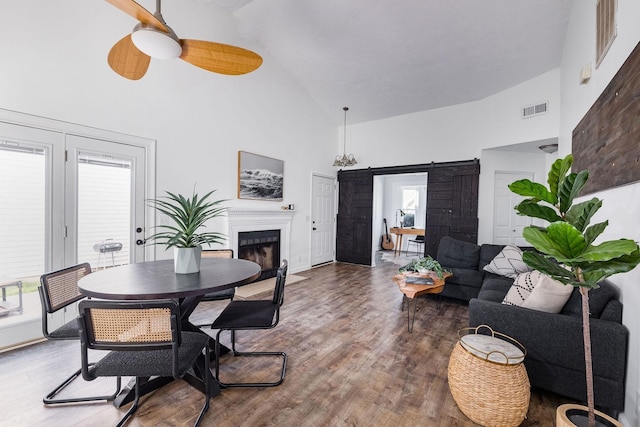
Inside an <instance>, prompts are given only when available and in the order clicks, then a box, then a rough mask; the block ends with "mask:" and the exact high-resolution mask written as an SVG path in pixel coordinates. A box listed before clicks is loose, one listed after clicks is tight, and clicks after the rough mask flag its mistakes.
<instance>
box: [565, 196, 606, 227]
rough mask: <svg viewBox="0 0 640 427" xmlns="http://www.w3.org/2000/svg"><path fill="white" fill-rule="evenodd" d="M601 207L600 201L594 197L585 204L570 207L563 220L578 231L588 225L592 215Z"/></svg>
mask: <svg viewBox="0 0 640 427" xmlns="http://www.w3.org/2000/svg"><path fill="white" fill-rule="evenodd" d="M601 207H602V200H600V199H598V198H597V197H594V198H593V199H591V200H587V201H586V202H582V203H578V204H576V205H573V206H571V208H569V210H568V211H567V213H566V215H565V220H566V221H567V222H569V223H570V224H572V225H573V226H574V227H575V228H577V229H578V230H580V231H584V230H585V228H587V226H588V225H589V222H590V221H591V218H592V217H593V215H594V214H595V213H596V212H598V209H600V208H601Z"/></svg>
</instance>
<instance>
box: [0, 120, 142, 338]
mask: <svg viewBox="0 0 640 427" xmlns="http://www.w3.org/2000/svg"><path fill="white" fill-rule="evenodd" d="M17 114H19V113H11V114H9V116H12V117H9V118H7V117H5V112H4V111H2V110H0V180H1V182H3V183H4V184H3V185H2V186H0V199H1V200H2V204H1V205H0V224H1V225H0V227H1V230H0V231H1V232H2V236H3V239H0V276H2V277H1V278H0V281H3V282H11V283H13V282H16V283H20V285H21V287H20V286H11V287H8V288H7V303H12V304H16V303H17V304H20V305H21V310H15V311H12V312H9V313H2V311H1V310H0V349H2V348H6V347H11V346H13V345H16V344H20V343H24V342H28V341H32V340H35V339H39V338H40V337H41V336H42V332H41V306H40V300H39V296H38V292H37V287H38V285H39V277H40V275H41V274H43V273H44V272H47V271H52V270H57V269H59V268H63V267H66V266H70V265H73V264H76V263H80V262H89V263H90V264H91V266H92V267H93V268H94V269H95V268H107V267H112V266H115V265H120V264H128V263H132V262H137V261H144V260H145V256H146V254H145V248H144V237H143V235H144V230H145V222H147V221H145V206H144V200H145V199H146V198H149V197H150V196H151V194H152V193H149V191H150V190H151V189H152V188H153V186H152V185H149V176H151V175H150V174H149V171H148V170H147V167H146V165H147V164H149V159H150V158H151V156H154V155H155V154H154V150H155V147H154V142H153V141H150V140H143V139H142V138H136V137H129V136H125V135H121V134H113V133H112V132H108V131H99V130H96V129H92V128H85V127H82V126H79V125H73V124H69V123H61V122H57V121H54V120H49V119H44V118H40V117H32V116H28V115H19V117H18V118H19V119H20V120H16V121H15V122H9V119H12V118H15V117H13V116H15V115H17ZM3 120H6V121H3ZM17 122H19V123H21V124H17ZM25 122H27V123H29V122H31V123H29V125H25V124H22V123H25ZM68 130H73V131H74V132H73V133H67V131H68ZM82 133H86V134H85V135H82ZM105 136H108V137H113V136H115V137H116V138H104V137H105ZM106 241H109V242H117V243H119V245H120V246H118V248H119V249H118V250H117V251H113V253H105V252H103V251H100V245H102V244H103V243H104V242H106ZM136 242H138V243H139V245H138V244H136ZM111 247H116V246H111ZM76 315H77V313H76V312H75V311H74V310H73V309H70V310H67V311H66V312H65V313H56V315H55V316H51V319H50V323H51V325H52V327H55V326H57V325H62V324H64V323H66V322H67V321H69V320H70V319H72V318H74V317H75V316H76Z"/></svg>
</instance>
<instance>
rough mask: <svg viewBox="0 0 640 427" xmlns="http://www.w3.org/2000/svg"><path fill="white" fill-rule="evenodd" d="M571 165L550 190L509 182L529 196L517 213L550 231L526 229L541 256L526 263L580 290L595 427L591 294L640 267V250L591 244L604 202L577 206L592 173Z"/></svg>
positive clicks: (560, 167) (561, 162)
mask: <svg viewBox="0 0 640 427" xmlns="http://www.w3.org/2000/svg"><path fill="white" fill-rule="evenodd" d="M572 163H573V156H572V155H568V156H566V157H565V158H564V159H558V160H556V161H555V162H554V163H553V165H552V166H551V170H550V171H549V176H548V180H547V183H548V184H549V187H548V188H547V187H545V186H544V185H543V184H539V183H535V182H531V181H530V180H528V179H523V180H519V181H515V182H513V183H511V184H510V185H509V189H510V190H511V191H512V192H514V193H516V194H518V195H520V196H524V197H528V198H527V199H525V200H523V201H522V202H521V203H520V204H518V205H517V206H516V207H515V209H516V210H517V211H518V214H520V215H524V216H529V217H533V218H540V219H543V220H545V221H548V222H549V225H548V226H546V227H539V226H534V225H531V226H528V227H525V229H524V231H523V233H522V234H523V237H524V238H525V239H526V240H527V241H528V242H529V243H530V244H531V245H533V246H534V247H535V248H536V249H537V250H538V251H539V252H540V253H541V254H539V253H536V252H532V251H525V253H524V254H523V260H524V262H525V263H527V265H529V266H530V267H532V268H534V269H536V270H538V271H540V272H542V273H544V274H546V275H548V276H551V277H552V278H553V279H555V280H557V281H559V282H561V283H564V284H565V285H571V286H575V287H578V288H579V289H580V294H581V296H582V324H583V339H584V356H585V372H586V380H587V405H588V410H589V411H588V412H589V425H590V426H595V411H594V406H595V405H594V396H593V370H592V364H591V334H590V330H589V290H590V289H593V288H597V287H598V283H599V282H601V281H602V280H604V279H606V278H607V277H609V276H611V275H613V274H617V273H624V272H627V271H630V270H632V269H633V268H635V267H636V265H638V263H640V247H639V246H638V244H637V243H636V242H635V241H633V240H630V239H618V240H610V241H606V242H602V243H600V244H598V245H594V244H593V243H594V241H595V240H596V239H597V238H598V237H599V236H600V235H601V234H602V232H603V231H604V230H605V228H606V227H607V225H608V224H609V221H608V220H605V221H603V222H600V223H597V224H594V225H591V226H590V225H589V223H590V221H591V219H592V217H593V216H594V214H595V213H596V212H597V211H598V209H600V207H601V206H602V200H600V199H598V198H597V197H594V198H592V199H590V200H586V201H584V202H580V203H576V204H573V202H574V199H575V198H576V197H577V196H578V195H579V194H580V192H581V191H582V189H583V187H584V185H585V184H586V182H587V180H588V179H589V172H588V171H587V170H583V171H580V172H578V173H569V171H570V169H571V165H572Z"/></svg>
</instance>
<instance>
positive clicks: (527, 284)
mask: <svg viewBox="0 0 640 427" xmlns="http://www.w3.org/2000/svg"><path fill="white" fill-rule="evenodd" d="M541 274H542V273H540V272H539V271H537V270H533V271H528V272H526V273H521V274H519V275H518V277H517V278H516V280H514V281H513V285H511V288H509V292H507V295H505V297H504V299H503V300H502V303H503V304H508V305H515V306H517V307H521V306H522V304H524V302H525V301H526V300H527V298H529V296H530V295H531V292H532V291H533V289H534V288H535V286H536V285H537V284H538V280H539V279H540V275H541Z"/></svg>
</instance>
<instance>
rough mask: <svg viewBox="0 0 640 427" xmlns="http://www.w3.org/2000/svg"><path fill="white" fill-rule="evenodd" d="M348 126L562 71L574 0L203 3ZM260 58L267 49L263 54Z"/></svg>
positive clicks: (259, 0) (240, 0) (469, 98)
mask: <svg viewBox="0 0 640 427" xmlns="http://www.w3.org/2000/svg"><path fill="white" fill-rule="evenodd" d="M200 1H212V2H214V3H215V4H217V5H219V6H222V7H224V8H226V9H228V10H230V11H232V13H233V14H234V16H235V17H236V18H237V19H238V22H239V30H240V32H241V33H242V34H243V35H244V36H245V37H247V38H248V39H252V40H255V41H256V42H258V43H259V44H260V45H262V46H264V49H265V50H266V51H267V53H268V54H269V56H270V57H271V58H274V59H275V60H276V61H278V63H279V64H280V66H282V67H283V68H285V69H286V70H287V71H288V72H289V73H290V74H291V75H292V76H293V78H295V79H296V80H297V81H298V82H299V84H300V85H301V86H302V87H303V88H304V89H305V90H306V91H308V93H309V94H310V95H311V96H312V97H313V98H314V99H315V100H316V101H317V102H318V103H319V104H320V105H321V106H322V107H323V108H324V110H325V111H326V112H327V114H328V115H329V116H330V117H335V118H336V121H337V122H340V121H341V120H342V117H343V111H342V107H343V106H348V107H349V108H350V111H349V122H350V123H355V122H363V121H370V120H378V119H382V118H387V117H392V116H397V115H402V114H407V113H412V112H417V111H423V110H429V109H433V108H439V107H444V106H448V105H454V104H459V103H464V102H469V101H474V100H478V99H482V98H485V97H487V96H489V95H492V94H494V93H497V92H499V91H501V90H504V89H506V88H509V87H511V86H514V85H516V84H518V83H521V82H523V81H525V80H528V79H531V78H533V77H535V76H538V75H540V74H542V73H544V72H546V71H549V70H552V69H554V68H556V67H558V66H559V65H560V60H561V55H562V49H563V45H564V38H565V29H566V27H567V23H568V19H569V13H570V9H571V5H572V0H448V1H447V0H200ZM258 53H260V52H258Z"/></svg>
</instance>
